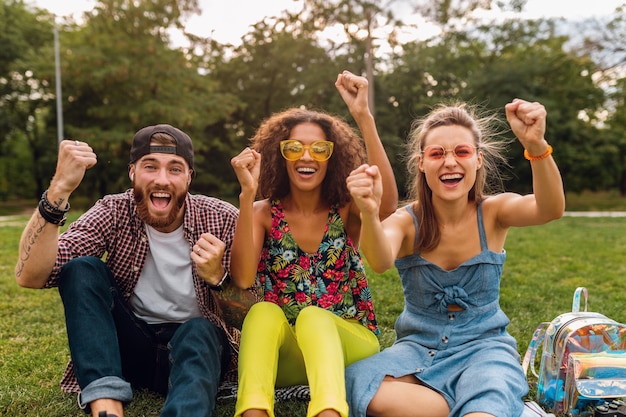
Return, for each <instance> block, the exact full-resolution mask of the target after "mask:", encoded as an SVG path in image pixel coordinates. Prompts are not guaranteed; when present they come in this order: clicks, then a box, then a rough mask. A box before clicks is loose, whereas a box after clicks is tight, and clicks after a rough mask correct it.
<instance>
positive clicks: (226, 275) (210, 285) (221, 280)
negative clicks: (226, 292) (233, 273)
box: [208, 269, 229, 291]
mask: <svg viewBox="0 0 626 417" xmlns="http://www.w3.org/2000/svg"><path fill="white" fill-rule="evenodd" d="M228 275H229V274H228V271H227V270H226V269H224V275H222V279H220V282H218V283H217V284H216V285H213V284H211V283H208V284H209V288H211V289H212V290H216V291H222V284H223V283H224V281H226V278H228Z"/></svg>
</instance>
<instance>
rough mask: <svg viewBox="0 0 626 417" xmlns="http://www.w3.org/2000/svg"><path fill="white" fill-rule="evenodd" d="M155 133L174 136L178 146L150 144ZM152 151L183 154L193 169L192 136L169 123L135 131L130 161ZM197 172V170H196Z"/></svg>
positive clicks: (132, 161)
mask: <svg viewBox="0 0 626 417" xmlns="http://www.w3.org/2000/svg"><path fill="white" fill-rule="evenodd" d="M155 133H166V134H168V135H170V136H171V137H173V138H174V140H175V141H176V146H161V145H159V146H150V142H151V140H152V136H154V134H155ZM150 153H171V154H176V155H178V156H182V157H183V158H184V159H185V161H187V164H188V165H189V168H191V169H193V145H192V143H191V138H190V137H189V135H187V134H186V133H185V132H183V131H182V130H180V129H177V128H175V127H174V126H170V125H167V124H160V125H154V126H146V127H144V128H143V129H140V130H139V131H137V133H135V137H134V138H133V145H132V147H131V148H130V163H131V164H132V163H134V162H135V161H137V160H138V159H139V158H141V157H142V156H145V155H148V154H150ZM194 173H195V171H194Z"/></svg>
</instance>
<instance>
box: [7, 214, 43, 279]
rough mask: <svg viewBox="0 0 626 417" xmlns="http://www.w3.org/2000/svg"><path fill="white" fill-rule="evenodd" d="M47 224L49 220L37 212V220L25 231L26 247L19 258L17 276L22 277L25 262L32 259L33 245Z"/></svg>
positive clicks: (16, 269)
mask: <svg viewBox="0 0 626 417" xmlns="http://www.w3.org/2000/svg"><path fill="white" fill-rule="evenodd" d="M46 224H48V222H46V221H45V220H44V219H43V217H41V215H40V214H39V213H37V221H36V222H35V223H34V224H32V225H30V226H29V227H28V228H27V229H26V230H25V231H24V247H23V248H22V249H23V251H22V257H21V258H20V259H18V262H17V267H16V268H15V276H16V277H20V276H21V275H22V272H23V271H24V263H25V262H26V261H27V260H28V259H30V252H31V249H32V246H33V244H34V243H35V242H36V241H37V238H38V237H39V236H40V235H41V233H42V232H43V229H44V228H45V227H46Z"/></svg>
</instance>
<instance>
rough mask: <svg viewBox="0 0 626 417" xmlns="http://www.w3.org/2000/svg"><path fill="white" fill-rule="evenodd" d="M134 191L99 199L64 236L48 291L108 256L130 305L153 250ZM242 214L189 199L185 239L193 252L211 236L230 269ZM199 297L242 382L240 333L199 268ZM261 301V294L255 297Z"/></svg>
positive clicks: (211, 201)
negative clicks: (80, 263)
mask: <svg viewBox="0 0 626 417" xmlns="http://www.w3.org/2000/svg"><path fill="white" fill-rule="evenodd" d="M135 208H136V206H135V200H134V198H133V193H132V190H128V191H126V192H125V193H121V194H114V195H109V196H106V197H104V198H102V199H101V200H99V201H98V202H97V203H96V204H95V205H94V206H93V207H92V208H91V209H89V210H88V211H87V212H86V213H85V214H83V215H82V216H81V217H80V218H79V219H78V220H76V221H75V222H74V223H73V224H72V225H71V226H70V227H69V229H68V230H67V231H66V232H64V233H63V234H62V235H61V236H60V237H59V250H58V253H57V260H56V264H55V265H54V268H53V270H52V273H51V274H50V277H49V278H48V282H47V284H46V287H55V286H57V285H58V279H59V272H60V270H61V267H62V266H63V265H65V263H67V262H68V261H69V260H71V259H73V258H76V257H79V256H96V257H99V258H103V257H104V256H105V255H106V261H105V262H106V264H107V266H108V267H109V268H110V269H111V272H112V273H113V275H114V276H115V277H116V279H117V283H118V285H119V287H120V290H121V291H122V293H123V295H124V298H125V299H126V300H128V299H129V298H130V297H131V295H132V293H133V290H134V288H135V285H137V281H138V280H139V275H140V274H141V270H142V269H143V266H144V264H145V261H146V257H147V255H148V251H149V245H148V238H147V236H146V232H145V227H144V224H143V222H142V221H141V220H140V219H139V218H138V217H137V215H136V212H135ZM237 215H238V211H237V209H236V208H235V207H234V206H233V205H231V204H230V203H227V202H224V201H222V200H219V199H216V198H212V197H206V196H201V195H191V194H188V195H187V198H186V200H185V218H184V221H183V230H184V236H185V239H186V240H187V242H188V243H189V251H190V252H191V248H192V246H193V245H194V244H195V242H196V241H197V240H198V239H199V238H200V236H201V235H202V234H203V233H211V234H213V235H214V236H216V237H217V238H219V239H220V240H221V241H223V242H224V243H225V244H226V247H227V250H226V252H225V253H224V259H223V263H224V267H225V268H227V269H228V268H229V267H230V247H231V244H232V240H233V235H234V233H235V225H236V221H237ZM193 281H194V286H195V290H196V297H197V299H198V305H199V307H200V311H201V313H202V315H203V316H204V317H205V318H206V319H208V320H210V321H211V322H212V323H214V324H215V325H216V326H218V327H219V328H221V329H223V330H224V332H225V333H226V335H227V337H228V341H229V344H230V346H231V347H232V352H233V354H232V356H231V361H230V366H229V368H228V369H227V370H226V373H225V380H226V381H236V380H237V354H238V352H239V339H240V330H239V329H238V328H236V327H235V326H234V325H232V324H231V323H226V322H225V321H224V319H223V318H222V314H221V310H220V307H219V304H218V300H217V298H216V296H215V295H214V292H213V291H211V290H210V288H209V286H208V284H207V283H206V282H205V281H204V280H202V279H201V278H200V277H199V276H198V272H197V270H196V268H195V266H194V267H193ZM255 297H256V294H255ZM61 389H62V390H63V391H65V392H78V391H80V388H79V387H78V383H77V382H76V378H75V376H74V372H73V366H72V363H71V362H70V363H69V365H68V367H67V369H66V371H65V373H64V375H63V379H62V380H61Z"/></svg>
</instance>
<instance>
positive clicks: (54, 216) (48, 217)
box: [37, 198, 67, 226]
mask: <svg viewBox="0 0 626 417" xmlns="http://www.w3.org/2000/svg"><path fill="white" fill-rule="evenodd" d="M44 200H45V199H43V198H42V199H41V200H39V205H38V206H37V209H38V210H39V214H41V217H43V219H44V220H45V221H47V222H48V223H51V224H56V225H57V226H63V225H64V224H65V222H66V221H67V217H66V216H65V213H51V212H50V211H48V210H46V208H45V203H44ZM48 204H50V203H48Z"/></svg>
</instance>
